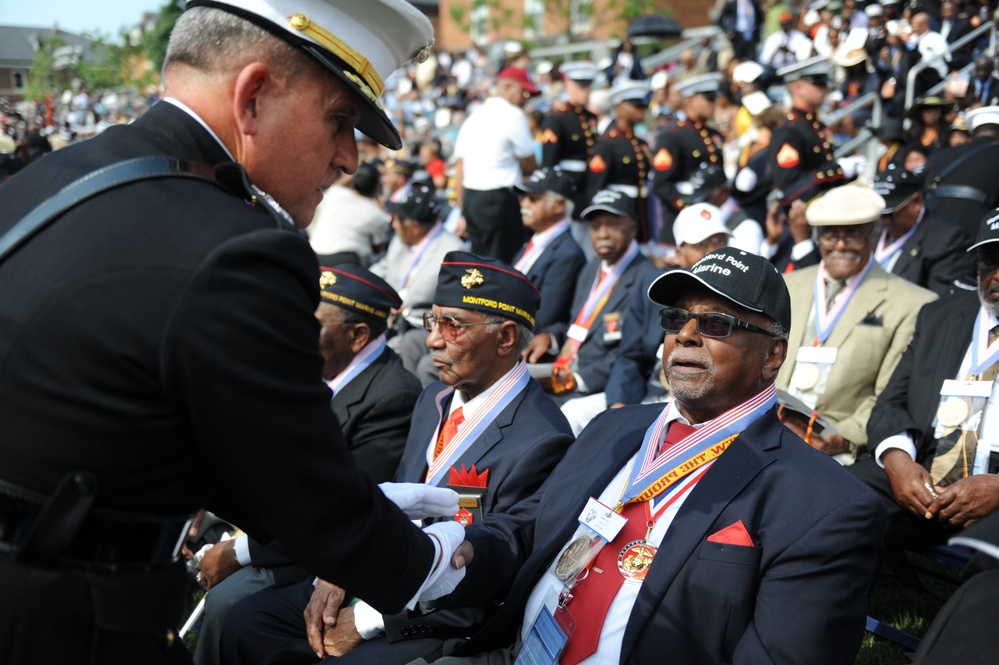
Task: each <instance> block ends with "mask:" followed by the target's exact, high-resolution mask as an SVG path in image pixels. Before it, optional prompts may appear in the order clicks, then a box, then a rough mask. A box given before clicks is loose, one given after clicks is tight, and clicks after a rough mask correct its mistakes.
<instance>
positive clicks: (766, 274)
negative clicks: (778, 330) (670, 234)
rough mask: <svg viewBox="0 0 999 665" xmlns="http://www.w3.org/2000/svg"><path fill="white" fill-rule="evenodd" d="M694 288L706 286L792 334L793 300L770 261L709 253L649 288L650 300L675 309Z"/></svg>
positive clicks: (731, 251)
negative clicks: (684, 295) (682, 296)
mask: <svg viewBox="0 0 999 665" xmlns="http://www.w3.org/2000/svg"><path fill="white" fill-rule="evenodd" d="M692 286H705V287H707V288H708V289H710V290H712V291H714V292H715V293H717V294H718V295H720V296H722V297H723V298H727V299H729V300H731V301H732V302H734V303H735V304H737V305H741V306H742V307H745V308H746V309H748V310H750V311H753V312H760V313H761V314H763V315H765V316H767V317H769V318H770V319H771V320H773V321H776V322H777V323H779V324H780V325H781V327H782V328H784V330H785V331H790V330H791V296H790V295H789V294H788V292H787V285H786V284H785V283H784V279H783V278H782V277H781V276H780V273H778V272H777V269H776V268H775V267H774V265H773V264H772V263H770V261H768V260H767V259H765V258H763V257H762V256H759V255H757V254H751V253H749V252H746V251H743V250H741V249H736V248H735V247H722V248H721V249H716V250H715V251H713V252H708V253H707V254H705V255H704V257H702V258H701V260H700V261H698V262H697V263H695V264H694V265H692V266H691V267H690V269H687V268H675V269H673V270H670V271H668V272H666V273H664V274H662V275H660V276H659V278H658V279H656V281H654V282H652V284H651V285H650V286H649V294H648V295H649V300H651V301H652V302H654V303H657V304H659V305H665V306H667V307H669V306H672V305H673V303H674V302H676V299H677V298H679V297H680V295H681V294H682V293H683V292H684V291H686V290H687V289H689V288H690V287H692Z"/></svg>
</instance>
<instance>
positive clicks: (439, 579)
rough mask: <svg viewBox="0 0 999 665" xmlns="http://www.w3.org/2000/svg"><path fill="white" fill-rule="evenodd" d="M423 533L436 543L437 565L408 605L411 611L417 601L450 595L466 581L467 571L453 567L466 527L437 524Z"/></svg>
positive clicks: (455, 524) (453, 523)
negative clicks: (452, 562) (453, 558)
mask: <svg viewBox="0 0 999 665" xmlns="http://www.w3.org/2000/svg"><path fill="white" fill-rule="evenodd" d="M423 532H424V533H426V534H427V535H429V536H430V540H432V541H433V543H434V561H435V562H436V563H437V565H436V566H434V568H433V569H432V570H431V571H430V574H429V575H427V579H426V581H425V582H424V583H423V586H421V587H420V590H419V591H417V592H416V595H415V596H414V597H413V598H412V600H410V601H409V604H408V605H406V608H407V609H410V610H411V609H413V608H414V607H416V603H417V601H421V602H422V601H427V600H436V599H437V598H441V597H442V596H446V595H448V594H449V593H451V592H452V591H454V590H455V588H456V587H457V586H458V584H460V583H461V581H462V580H463V579H465V569H464V568H462V569H461V570H455V569H454V567H453V566H452V565H451V557H452V556H453V555H454V551H455V550H456V549H458V546H459V545H461V543H462V542H463V541H464V540H465V527H463V526H461V525H460V524H458V523H457V522H437V523H436V524H431V525H430V526H428V527H427V528H425V529H424V530H423Z"/></svg>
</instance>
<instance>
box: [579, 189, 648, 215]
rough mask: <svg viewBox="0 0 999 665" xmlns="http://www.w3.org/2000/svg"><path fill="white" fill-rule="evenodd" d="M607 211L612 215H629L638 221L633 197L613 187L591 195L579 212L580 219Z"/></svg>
mask: <svg viewBox="0 0 999 665" xmlns="http://www.w3.org/2000/svg"><path fill="white" fill-rule="evenodd" d="M601 211H602V212H609V213H610V214H612V215H622V216H625V217H631V218H632V219H633V220H635V221H636V222H637V221H638V208H637V207H636V206H635V199H633V198H631V197H630V196H628V195H627V194H625V193H624V192H619V191H617V190H615V189H602V190H600V191H599V192H597V193H596V194H594V195H593V199H592V200H591V201H590V203H589V205H587V206H586V209H584V210H583V212H582V213H580V215H579V218H580V219H584V220H585V219H586V218H587V217H589V216H591V215H592V214H593V213H595V212H601Z"/></svg>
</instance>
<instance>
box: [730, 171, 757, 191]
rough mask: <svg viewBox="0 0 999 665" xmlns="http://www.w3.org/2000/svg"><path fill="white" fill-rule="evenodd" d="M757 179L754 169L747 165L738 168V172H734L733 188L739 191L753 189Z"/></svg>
mask: <svg viewBox="0 0 999 665" xmlns="http://www.w3.org/2000/svg"><path fill="white" fill-rule="evenodd" d="M759 181H760V179H759V176H757V175H756V171H754V170H753V169H751V168H749V167H746V168H743V169H739V172H738V173H736V174H735V188H736V189H737V190H738V191H740V192H751V191H753V189H754V188H755V187H756V183H758V182H759Z"/></svg>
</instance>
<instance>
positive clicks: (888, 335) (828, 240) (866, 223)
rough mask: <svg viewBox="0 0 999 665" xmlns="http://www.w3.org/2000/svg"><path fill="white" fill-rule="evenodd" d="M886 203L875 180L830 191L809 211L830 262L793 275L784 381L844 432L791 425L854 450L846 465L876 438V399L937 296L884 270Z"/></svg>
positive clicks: (816, 439) (780, 381) (837, 448)
mask: <svg viewBox="0 0 999 665" xmlns="http://www.w3.org/2000/svg"><path fill="white" fill-rule="evenodd" d="M885 209H886V205H885V200H884V199H883V198H882V197H881V196H880V195H878V194H877V193H875V192H874V191H873V190H871V189H868V188H866V187H860V186H857V185H844V186H842V187H837V188H835V189H832V190H830V191H829V192H827V193H826V194H824V195H822V196H821V197H819V198H818V199H816V200H815V201H813V202H812V203H811V204H810V205H809V206H808V208H807V210H806V211H805V215H806V217H807V219H808V223H809V224H810V225H811V226H812V227H813V228H814V233H815V237H816V242H817V244H818V247H819V253H820V254H821V256H822V260H821V262H820V263H819V265H817V266H811V267H809V268H802V269H800V270H796V271H794V272H791V273H788V274H786V275H785V276H784V278H785V280H786V281H787V288H788V291H789V292H790V293H791V303H792V305H793V310H794V316H793V317H792V319H791V336H790V337H789V338H788V350H787V356H788V362H787V363H786V364H785V365H784V367H783V368H781V372H780V375H778V377H777V387H778V388H781V389H783V390H787V391H788V392H789V393H791V394H792V395H793V396H795V397H798V398H799V399H801V400H802V401H804V402H805V403H806V404H807V405H808V406H809V407H811V408H812V409H813V410H814V411H815V413H816V414H818V415H821V416H823V417H824V418H825V419H826V420H827V421H828V422H829V423H831V424H832V427H833V428H835V430H836V431H832V430H831V429H827V430H825V431H822V432H819V431H818V430H817V429H813V427H812V426H813V425H814V423H809V424H808V425H807V426H803V425H801V424H799V423H797V422H796V421H792V420H788V421H787V425H788V426H789V427H791V428H792V429H794V430H795V431H796V432H797V433H798V434H799V435H800V436H801V437H802V438H803V439H805V440H806V441H807V442H808V443H810V444H811V445H813V446H815V447H816V448H818V449H819V450H822V451H824V452H826V453H827V454H829V455H839V454H841V453H847V455H845V456H843V457H841V458H838V459H840V460H842V461H843V462H844V463H852V461H853V457H854V455H855V454H856V451H857V448H858V447H865V446H866V445H867V420H868V418H869V417H870V414H871V409H872V408H874V402H875V400H876V399H877V397H878V395H879V394H880V393H881V391H882V390H884V387H885V385H887V383H888V379H889V378H890V377H891V373H892V371H893V370H894V369H895V365H897V364H898V361H899V358H901V356H902V352H903V351H905V348H906V346H907V345H908V344H909V340H910V339H911V338H912V333H913V330H914V327H915V324H916V314H917V313H918V312H919V308H920V307H922V306H923V305H925V304H926V303H928V302H930V301H931V300H935V299H936V297H937V296H936V294H934V293H933V292H932V291H929V290H927V289H924V288H921V287H918V286H915V285H914V284H912V283H911V282H908V281H906V280H904V279H902V278H900V277H896V276H894V275H891V274H889V273H887V272H885V270H884V269H883V268H882V267H881V266H880V265H879V264H878V261H877V260H876V259H875V256H874V250H875V245H876V243H877V237H878V236H877V230H876V227H875V222H877V221H878V220H879V219H880V218H881V215H882V214H883V213H884V211H885ZM813 420H814V419H813Z"/></svg>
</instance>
